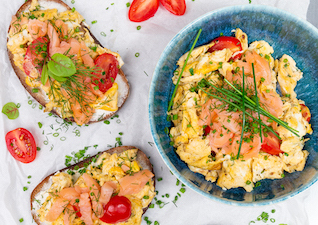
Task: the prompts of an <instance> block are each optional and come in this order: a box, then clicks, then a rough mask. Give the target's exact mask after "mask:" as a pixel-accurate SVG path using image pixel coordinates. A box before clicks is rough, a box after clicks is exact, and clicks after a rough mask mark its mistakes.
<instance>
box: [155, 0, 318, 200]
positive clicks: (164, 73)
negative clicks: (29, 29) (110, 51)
mask: <svg viewBox="0 0 318 225" xmlns="http://www.w3.org/2000/svg"><path fill="white" fill-rule="evenodd" d="M200 28H202V33H201V36H200V38H199V40H198V42H197V45H196V46H200V45H203V44H206V43H209V42H210V41H211V40H212V39H214V38H216V37H218V36H219V35H220V33H223V34H224V35H231V31H232V30H233V29H235V28H241V29H242V30H243V31H244V32H245V33H246V34H247V35H248V41H249V43H251V42H253V41H255V40H265V41H267V42H268V43H269V44H270V45H271V46H272V47H273V48H274V54H273V57H274V58H277V57H281V56H282V55H283V54H288V55H290V56H291V57H293V58H294V59H295V61H296V63H297V66H298V67H299V68H300V69H301V70H302V71H303V73H304V78H303V79H301V80H300V81H299V82H298V85H297V87H296V93H297V95H298V98H299V99H302V100H304V101H305V102H306V105H307V106H308V107H309V108H310V110H311V113H312V120H311V124H312V128H313V130H314V133H313V134H312V135H311V137H310V138H311V139H310V141H308V142H306V145H305V148H304V149H306V150H308V151H309V152H310V155H309V158H308V160H307V163H306V166H305V169H304V170H303V171H301V172H295V173H292V174H289V173H286V176H285V177H284V178H283V179H278V180H269V179H266V180H262V181H261V186H260V187H257V188H255V189H254V191H253V192H251V193H246V192H245V191H244V190H243V189H242V188H235V189H230V190H227V191H224V190H222V189H221V188H219V187H218V186H217V185H216V184H214V183H211V182H209V181H206V180H205V179H204V176H202V175H200V174H197V173H193V172H191V171H190V170H189V168H188V167H187V165H186V164H185V163H184V162H183V161H181V160H180V158H179V157H178V155H177V154H176V153H175V151H174V149H173V147H171V146H170V145H169V142H170V139H169V137H168V135H167V134H166V133H165V132H164V128H165V127H170V126H171V123H170V122H168V121H167V120H166V117H167V108H168V102H169V100H170V98H171V95H172V92H173V89H174V85H173V83H172V81H171V78H172V76H173V71H174V70H175V69H176V62H177V60H178V59H179V57H180V56H182V55H183V54H184V53H186V52H187V51H189V50H190V48H191V45H192V43H193V41H194V39H195V36H196V34H197V32H198V30H199V29H200ZM317 49H318V30H317V29H316V28H315V27H314V26H312V25H311V24H309V23H308V22H306V21H304V20H301V19H299V18H297V17H295V16H293V15H291V14H289V13H287V12H284V11H282V10H279V9H276V8H273V7H268V6H260V5H245V6H233V7H228V8H223V9H220V10H216V11H212V12H210V13H207V14H205V15H203V16H202V17H200V18H198V19H197V20H195V21H193V22H192V23H190V24H189V25H187V26H186V27H185V28H183V29H182V30H181V31H180V32H179V33H178V34H177V35H176V36H175V37H174V38H173V39H172V40H171V41H170V43H169V44H168V45H167V47H166V48H165V50H164V51H163V53H162V55H161V57H160V59H159V62H158V64H157V66H156V69H155V72H154V75H153V79H152V83H151V87H150V96H149V120H150V126H151V132H152V135H153V138H154V141H155V143H156V146H157V148H158V150H159V152H160V154H161V156H162V158H163V160H164V161H165V163H166V164H167V166H168V167H169V169H170V170H171V171H172V172H173V173H174V174H175V176H177V178H178V179H179V180H181V181H182V182H183V183H184V184H185V185H187V186H188V187H190V188H191V189H193V190H195V191H196V192H198V193H200V194H202V195H204V196H206V197H208V198H210V199H214V200H217V201H221V202H224V203H229V204H233V205H249V206H251V205H264V204H270V203H274V202H279V201H282V200H285V199H288V198H290V197H292V196H294V195H296V194H298V193H300V192H301V191H303V190H305V189H306V188H308V187H309V186H311V185H312V184H313V183H314V182H316V181H317V179H318V174H317V168H318V154H317V151H318V147H317V143H318V134H317V131H318V107H317V103H318V101H317V96H318V82H317V81H318V50H317ZM282 185H283V186H282ZM282 187H284V188H282Z"/></svg>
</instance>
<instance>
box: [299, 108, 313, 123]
mask: <svg viewBox="0 0 318 225" xmlns="http://www.w3.org/2000/svg"><path fill="white" fill-rule="evenodd" d="M300 107H301V115H302V116H303V117H304V119H305V120H306V121H307V122H308V123H309V122H310V119H311V113H310V111H309V108H308V107H307V106H305V105H304V104H300Z"/></svg>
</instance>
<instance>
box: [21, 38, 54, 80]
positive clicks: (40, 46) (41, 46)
mask: <svg viewBox="0 0 318 225" xmlns="http://www.w3.org/2000/svg"><path fill="white" fill-rule="evenodd" d="M48 43H49V39H48V38H46V37H39V38H37V39H35V40H34V41H32V43H31V44H30V45H29V47H28V48H27V51H26V53H25V56H24V60H23V70H24V72H25V74H26V75H28V76H30V73H31V71H32V70H34V68H35V69H37V71H38V72H39V74H41V72H42V68H43V64H44V59H45V58H46V57H47V55H48V49H49V48H48Z"/></svg>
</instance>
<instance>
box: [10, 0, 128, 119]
mask: <svg viewBox="0 0 318 225" xmlns="http://www.w3.org/2000/svg"><path fill="white" fill-rule="evenodd" d="M40 3H41V5H40V4H39V3H38V1H37V0H32V3H31V7H30V9H29V10H27V11H25V12H23V13H21V14H20V15H19V16H18V17H15V16H14V17H13V20H12V22H11V28H10V31H9V34H8V42H7V47H8V50H9V51H10V52H11V53H12V54H13V61H14V64H15V65H16V66H17V67H18V68H19V69H20V70H22V71H24V67H23V63H24V59H25V58H24V57H25V55H26V51H27V48H28V46H29V45H30V44H31V43H32V41H33V40H34V39H33V38H32V35H31V32H33V31H31V30H29V27H30V26H29V21H31V20H33V19H36V20H38V21H41V22H48V21H56V20H62V21H63V22H64V23H65V24H67V25H68V31H67V34H68V35H67V36H68V37H69V38H74V39H76V40H78V41H79V42H81V41H83V42H84V43H85V45H86V46H87V47H88V48H89V52H88V54H89V55H90V56H91V57H92V59H95V58H96V57H97V56H98V55H101V54H103V53H109V54H112V55H114V56H115V57H116V59H117V61H118V63H119V68H120V67H121V66H122V65H123V64H124V63H123V60H122V59H121V57H120V55H119V54H118V53H116V52H112V51H110V50H109V49H107V48H103V47H101V46H100V45H99V44H96V43H95V41H94V39H93V38H92V36H91V35H90V33H89V31H88V30H87V29H86V28H82V24H85V20H84V18H83V17H82V16H81V15H80V14H79V13H78V12H77V11H76V10H66V9H65V8H64V6H59V5H57V3H51V2H49V3H47V2H44V1H41V2H40ZM51 4H53V5H51ZM54 4H55V5H54ZM52 6H59V8H58V9H57V8H51V7H52ZM85 25H86V24H85ZM86 26H87V25H86ZM39 77H40V74H39V72H38V71H37V70H36V69H34V70H32V71H31V73H30V76H26V84H27V85H29V86H30V87H32V88H36V89H38V91H39V92H40V93H42V94H43V95H44V96H45V98H46V109H45V111H51V110H52V109H55V110H56V112H57V113H58V114H59V115H60V116H61V117H63V118H67V117H72V116H74V115H73V113H72V110H70V108H71V107H70V104H64V103H65V101H62V100H61V99H59V97H58V96H62V97H63V95H62V94H61V93H57V92H58V91H56V93H54V94H53V93H52V89H51V88H50V87H48V86H47V85H43V84H42V82H41V79H39ZM112 82H113V84H114V85H113V87H112V88H110V89H109V90H108V91H107V92H106V93H104V94H103V95H102V96H99V98H98V99H96V101H95V102H94V103H92V104H90V107H92V108H93V109H95V110H96V111H95V114H94V117H93V120H98V119H100V118H102V117H103V116H104V115H105V114H109V113H111V112H114V111H117V110H118V104H119V102H118V98H119V96H118V92H119V88H118V84H117V83H114V82H117V79H116V81H112ZM120 82H121V81H120ZM59 85H60V84H59V82H58V81H56V80H55V81H54V82H53V84H51V86H59ZM53 92H54V91H53ZM65 105H66V106H65Z"/></svg>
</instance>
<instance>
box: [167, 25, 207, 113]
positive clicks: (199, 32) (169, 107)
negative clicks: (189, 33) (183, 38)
mask: <svg viewBox="0 0 318 225" xmlns="http://www.w3.org/2000/svg"><path fill="white" fill-rule="evenodd" d="M201 32H202V29H201V28H200V29H199V31H198V34H197V36H196V38H195V40H194V42H193V44H192V46H191V49H190V51H189V53H188V56H187V58H186V60H185V62H184V64H183V67H182V69H181V73H180V75H179V78H178V81H177V83H176V86H175V88H174V91H173V93H172V96H171V100H170V102H169V106H168V112H169V111H170V110H171V107H172V105H173V99H174V97H175V95H176V92H177V89H178V86H179V83H180V79H181V77H182V74H183V71H184V69H185V67H186V65H187V62H188V60H189V58H190V55H191V52H192V50H193V49H194V46H195V44H196V43H197V41H198V39H199V37H200V34H201Z"/></svg>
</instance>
